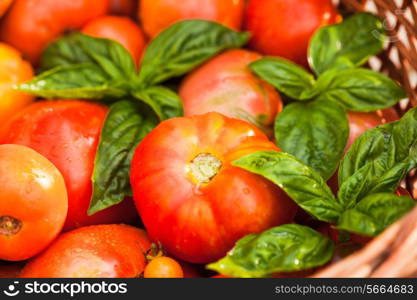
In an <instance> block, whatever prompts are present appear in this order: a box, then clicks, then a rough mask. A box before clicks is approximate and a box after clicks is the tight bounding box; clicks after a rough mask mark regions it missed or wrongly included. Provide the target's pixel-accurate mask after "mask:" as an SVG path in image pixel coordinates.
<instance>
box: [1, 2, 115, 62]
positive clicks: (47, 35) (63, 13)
mask: <svg viewBox="0 0 417 300" xmlns="http://www.w3.org/2000/svg"><path fill="white" fill-rule="evenodd" d="M108 9H109V0H76V1H75V0H71V1H68V0H30V1H28V0H15V1H14V3H13V5H12V6H11V7H10V10H9V12H8V13H7V15H6V16H5V17H4V18H3V19H2V21H1V25H0V38H1V40H3V41H5V42H6V43H8V44H10V45H12V46H14V47H15V48H17V49H18V50H19V51H21V52H22V53H23V55H24V56H25V57H26V58H28V59H29V60H30V61H31V62H32V63H37V62H38V60H39V57H40V55H41V52H42V51H43V49H44V48H45V47H46V46H47V45H48V44H49V43H50V42H52V41H53V40H55V39H56V38H58V37H59V36H60V35H61V34H63V33H64V32H65V31H67V30H71V29H77V28H81V27H82V26H83V25H84V24H85V23H87V22H88V21H90V20H91V19H94V18H96V17H98V16H101V15H104V14H105V13H106V12H107V11H108Z"/></svg>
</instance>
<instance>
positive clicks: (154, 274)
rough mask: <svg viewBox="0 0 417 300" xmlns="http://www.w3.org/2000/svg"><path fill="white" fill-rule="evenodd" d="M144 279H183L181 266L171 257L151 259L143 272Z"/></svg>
mask: <svg viewBox="0 0 417 300" xmlns="http://www.w3.org/2000/svg"><path fill="white" fill-rule="evenodd" d="M143 277H144V278H183V277H184V271H183V270H182V267H181V265H180V264H179V263H178V262H177V261H176V260H175V259H172V258H171V257H167V256H161V257H156V258H154V259H152V260H151V261H150V262H149V263H148V264H147V266H146V268H145V271H144V272H143Z"/></svg>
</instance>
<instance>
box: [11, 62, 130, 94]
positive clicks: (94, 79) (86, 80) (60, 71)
mask: <svg viewBox="0 0 417 300" xmlns="http://www.w3.org/2000/svg"><path fill="white" fill-rule="evenodd" d="M127 84H128V83H127V82H126V81H123V80H121V81H117V80H113V79H112V78H110V77H109V76H108V75H107V74H106V73H105V72H103V71H102V70H101V68H99V67H98V66H96V65H94V64H92V63H84V64H78V65H67V66H61V67H56V68H54V69H52V70H50V71H47V72H44V73H42V74H41V75H39V76H36V77H35V78H33V79H32V80H31V81H29V82H26V83H22V84H20V85H18V86H17V87H16V88H17V89H19V90H22V91H25V92H26V93H29V94H33V95H36V96H39V97H42V98H61V99H77V98H78V99H102V98H120V97H123V96H126V95H127V91H128V88H127V87H126V85H127Z"/></svg>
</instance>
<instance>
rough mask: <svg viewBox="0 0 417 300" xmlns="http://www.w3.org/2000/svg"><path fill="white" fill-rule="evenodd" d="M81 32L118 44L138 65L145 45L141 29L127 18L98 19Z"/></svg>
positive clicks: (105, 17)
mask: <svg viewBox="0 0 417 300" xmlns="http://www.w3.org/2000/svg"><path fill="white" fill-rule="evenodd" d="M81 31H82V32H83V33H85V34H88V35H91V36H94V37H100V38H107V39H112V40H114V41H116V42H119V43H120V44H122V45H123V46H124V47H125V48H126V49H127V50H128V51H129V53H130V54H131V55H132V57H133V59H134V61H135V63H136V65H137V64H138V63H139V60H140V58H141V56H142V52H143V50H144V48H145V45H146V40H145V35H144V34H143V32H142V29H140V27H139V26H138V25H136V24H135V23H134V22H133V21H132V20H131V19H129V18H127V17H118V16H102V17H98V18H96V19H93V20H91V21H90V22H89V23H87V24H86V25H85V26H84V27H83V28H82V30H81Z"/></svg>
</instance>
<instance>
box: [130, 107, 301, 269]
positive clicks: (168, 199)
mask: <svg viewBox="0 0 417 300" xmlns="http://www.w3.org/2000/svg"><path fill="white" fill-rule="evenodd" d="M263 150H264V151H267V150H271V151H278V148H277V147H276V146H275V145H274V144H273V143H272V142H270V141H268V138H267V137H266V136H265V135H264V134H263V133H262V132H261V131H260V130H258V129H257V128H256V127H255V126H253V125H251V124H249V123H247V122H244V121H241V120H237V119H232V118H228V117H225V116H223V115H221V114H219V113H207V114H204V115H198V116H191V117H182V118H174V119H170V120H167V121H164V122H162V123H160V124H159V125H158V126H157V127H156V128H155V129H154V130H153V131H151V133H149V134H148V135H147V136H146V137H145V138H144V139H143V140H142V142H141V143H140V144H139V146H138V147H137V149H136V151H135V153H134V156H133V160H132V168H131V177H130V179H131V185H132V188H133V195H134V200H135V203H136V206H137V209H138V211H139V213H140V215H141V217H142V220H143V222H144V225H145V227H146V228H147V230H148V233H149V235H150V236H151V238H152V239H153V240H155V241H159V242H161V243H162V245H163V246H164V248H165V249H166V250H167V252H168V253H170V254H172V255H174V256H175V257H177V258H179V259H182V260H185V261H188V262H194V263H207V262H212V261H214V260H217V259H219V258H221V257H223V256H224V255H225V254H226V252H227V251H228V250H230V249H231V248H232V247H233V245H234V243H235V242H236V241H237V240H238V239H240V238H241V237H243V236H245V235H247V234H250V233H257V232H261V231H263V230H265V229H267V228H270V227H272V226H275V225H280V224H285V223H288V222H291V220H292V219H293V217H294V215H295V210H296V206H295V204H294V203H293V202H292V200H290V199H289V198H288V197H287V196H286V194H285V193H284V192H283V191H282V190H280V189H279V188H278V187H277V186H275V185H274V184H272V183H271V182H270V181H268V180H266V179H264V178H263V177H261V176H258V175H255V174H253V173H250V172H248V171H245V170H243V169H240V168H237V167H234V166H232V164H231V163H232V162H233V161H234V160H235V159H237V158H239V157H241V156H244V155H247V154H250V153H253V152H256V151H263ZM156 158H157V159H156Z"/></svg>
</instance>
